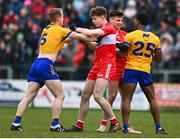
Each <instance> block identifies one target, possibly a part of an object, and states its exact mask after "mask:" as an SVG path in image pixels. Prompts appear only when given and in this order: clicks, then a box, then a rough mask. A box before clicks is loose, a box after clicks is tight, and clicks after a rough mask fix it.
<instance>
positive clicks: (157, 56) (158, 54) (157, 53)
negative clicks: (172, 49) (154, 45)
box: [153, 48, 162, 62]
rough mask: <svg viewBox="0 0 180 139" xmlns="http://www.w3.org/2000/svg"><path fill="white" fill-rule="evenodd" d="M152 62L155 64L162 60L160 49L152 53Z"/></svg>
mask: <svg viewBox="0 0 180 139" xmlns="http://www.w3.org/2000/svg"><path fill="white" fill-rule="evenodd" d="M153 60H154V61H156V62H161V60H162V50H161V49H160V48H159V49H156V50H155V51H154V55H153Z"/></svg>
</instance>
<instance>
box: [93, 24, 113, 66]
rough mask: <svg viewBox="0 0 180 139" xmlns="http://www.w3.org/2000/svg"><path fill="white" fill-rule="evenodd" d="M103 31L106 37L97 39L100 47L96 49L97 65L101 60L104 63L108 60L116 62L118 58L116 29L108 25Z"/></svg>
mask: <svg viewBox="0 0 180 139" xmlns="http://www.w3.org/2000/svg"><path fill="white" fill-rule="evenodd" d="M101 29H102V30H103V31H104V36H100V37H98V38H97V40H98V41H97V44H98V46H97V47H96V57H95V63H96V62H99V61H100V60H103V62H105V61H106V60H107V62H108V61H109V60H114V59H115V57H116V52H115V50H116V45H115V44H116V30H115V28H114V27H113V26H112V25H111V24H109V23H106V24H105V26H103V27H102V28H101Z"/></svg>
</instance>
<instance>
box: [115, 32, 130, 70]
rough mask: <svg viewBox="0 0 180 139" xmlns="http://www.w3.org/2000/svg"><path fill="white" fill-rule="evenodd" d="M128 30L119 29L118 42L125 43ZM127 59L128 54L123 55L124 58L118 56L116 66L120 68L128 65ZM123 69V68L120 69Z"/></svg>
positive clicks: (117, 33)
mask: <svg viewBox="0 0 180 139" xmlns="http://www.w3.org/2000/svg"><path fill="white" fill-rule="evenodd" d="M126 34H127V32H125V31H123V30H117V32H116V43H123V42H124V37H125V36H126ZM126 61H127V56H126V55H125V56H123V57H122V58H118V57H116V66H117V67H119V68H123V70H124V67H125V65H126ZM120 70H121V69H120Z"/></svg>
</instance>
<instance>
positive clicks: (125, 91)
mask: <svg viewBox="0 0 180 139" xmlns="http://www.w3.org/2000/svg"><path fill="white" fill-rule="evenodd" d="M137 75H138V71H136V70H132V69H125V71H124V75H123V77H122V80H121V82H122V90H121V97H122V103H121V113H122V120H123V132H124V133H129V130H128V128H129V126H128V122H129V115H130V104H131V100H132V97H133V93H134V91H135V89H136V85H137V81H138V80H137Z"/></svg>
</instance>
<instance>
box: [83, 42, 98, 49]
mask: <svg viewBox="0 0 180 139" xmlns="http://www.w3.org/2000/svg"><path fill="white" fill-rule="evenodd" d="M85 43H86V44H87V45H88V47H89V48H91V49H93V50H96V44H97V43H96V42H85Z"/></svg>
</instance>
